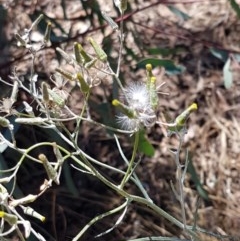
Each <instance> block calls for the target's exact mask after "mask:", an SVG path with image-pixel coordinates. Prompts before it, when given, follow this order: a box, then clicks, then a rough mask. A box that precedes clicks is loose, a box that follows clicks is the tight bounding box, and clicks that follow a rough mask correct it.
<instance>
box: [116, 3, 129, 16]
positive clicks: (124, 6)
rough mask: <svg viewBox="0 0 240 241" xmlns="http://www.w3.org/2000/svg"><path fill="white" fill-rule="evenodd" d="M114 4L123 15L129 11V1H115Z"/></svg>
mask: <svg viewBox="0 0 240 241" xmlns="http://www.w3.org/2000/svg"><path fill="white" fill-rule="evenodd" d="M114 4H115V6H116V7H117V8H118V9H119V11H120V12H121V14H123V13H124V12H125V11H126V10H127V0H114Z"/></svg>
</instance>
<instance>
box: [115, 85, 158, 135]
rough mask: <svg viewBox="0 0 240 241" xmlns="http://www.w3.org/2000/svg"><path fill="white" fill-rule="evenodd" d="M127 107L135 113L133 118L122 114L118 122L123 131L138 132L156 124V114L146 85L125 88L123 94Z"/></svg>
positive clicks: (118, 117)
mask: <svg viewBox="0 0 240 241" xmlns="http://www.w3.org/2000/svg"><path fill="white" fill-rule="evenodd" d="M123 101H124V102H125V105H126V106H127V107H128V108H129V109H130V110H131V111H132V112H133V113H134V115H133V116H128V115H124V114H120V115H119V116H117V121H118V123H119V124H120V125H121V127H122V128H123V129H126V130H129V131H136V130H139V128H141V127H143V126H145V127H150V126H152V125H154V123H155V122H156V114H155V111H154V110H153V108H152V106H151V102H150V94H149V90H148V89H147V85H146V84H144V83H132V84H130V85H128V86H127V87H126V88H125V91H124V94H123Z"/></svg>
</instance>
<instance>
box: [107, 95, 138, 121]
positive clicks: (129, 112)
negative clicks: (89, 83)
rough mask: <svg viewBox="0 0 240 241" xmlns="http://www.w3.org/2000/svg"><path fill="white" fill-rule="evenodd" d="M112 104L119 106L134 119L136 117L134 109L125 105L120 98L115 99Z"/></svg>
mask: <svg viewBox="0 0 240 241" xmlns="http://www.w3.org/2000/svg"><path fill="white" fill-rule="evenodd" d="M112 104H113V105H114V106H116V107H117V108H119V110H120V111H121V112H122V113H123V114H125V115H126V116H128V117H129V118H130V119H133V118H135V117H136V113H135V111H134V110H132V109H131V108H129V107H128V106H126V105H124V104H123V103H121V102H120V101H119V100H117V99H114V100H113V101H112Z"/></svg>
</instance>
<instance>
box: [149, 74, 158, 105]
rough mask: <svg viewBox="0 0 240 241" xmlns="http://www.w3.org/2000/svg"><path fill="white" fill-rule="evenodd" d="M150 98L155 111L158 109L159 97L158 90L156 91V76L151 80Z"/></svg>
mask: <svg viewBox="0 0 240 241" xmlns="http://www.w3.org/2000/svg"><path fill="white" fill-rule="evenodd" d="M149 97H150V105H151V107H152V108H153V109H156V108H157V105H158V96H157V90H156V77H154V76H152V77H151V78H150V85H149Z"/></svg>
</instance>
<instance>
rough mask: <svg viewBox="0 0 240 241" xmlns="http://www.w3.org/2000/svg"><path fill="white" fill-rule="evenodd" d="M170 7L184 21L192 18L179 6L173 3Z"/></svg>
mask: <svg viewBox="0 0 240 241" xmlns="http://www.w3.org/2000/svg"><path fill="white" fill-rule="evenodd" d="M168 9H169V10H170V11H171V12H173V13H174V14H175V15H176V16H177V17H179V18H180V19H181V20H182V21H186V20H188V19H190V17H189V16H188V15H187V14H186V13H184V12H182V11H180V10H179V9H178V8H176V7H174V6H172V5H169V6H168Z"/></svg>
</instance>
